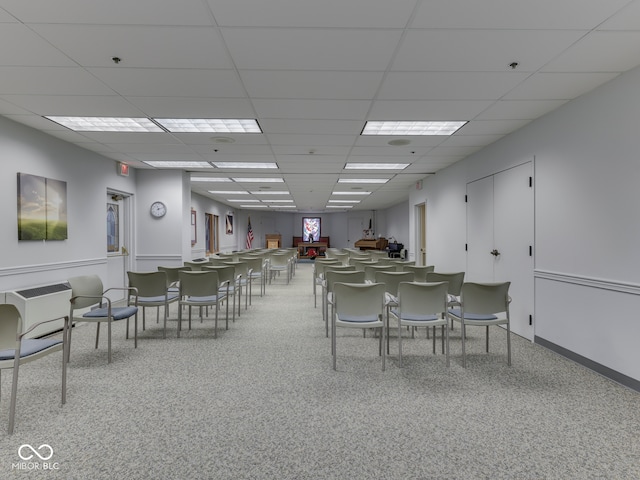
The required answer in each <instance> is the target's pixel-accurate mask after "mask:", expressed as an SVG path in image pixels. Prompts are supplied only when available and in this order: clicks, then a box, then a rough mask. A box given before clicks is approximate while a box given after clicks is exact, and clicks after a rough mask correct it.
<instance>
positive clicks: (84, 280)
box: [68, 275, 104, 310]
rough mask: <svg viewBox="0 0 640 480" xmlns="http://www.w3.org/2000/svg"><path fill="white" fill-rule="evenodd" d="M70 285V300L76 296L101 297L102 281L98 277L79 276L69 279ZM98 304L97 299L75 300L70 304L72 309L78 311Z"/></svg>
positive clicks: (98, 300) (102, 290)
mask: <svg viewBox="0 0 640 480" xmlns="http://www.w3.org/2000/svg"><path fill="white" fill-rule="evenodd" d="M68 281H69V285H71V298H73V297H75V296H77V295H87V296H92V297H101V296H102V292H104V288H103V286H102V280H100V277H99V276H98V275H81V276H78V277H71V278H70V279H69V280H68ZM97 303H100V299H99V298H77V299H75V300H74V302H73V304H72V308H73V309H74V310H75V309H80V308H86V307H90V306H92V305H95V304H97Z"/></svg>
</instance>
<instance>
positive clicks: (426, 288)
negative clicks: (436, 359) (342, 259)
mask: <svg viewBox="0 0 640 480" xmlns="http://www.w3.org/2000/svg"><path fill="white" fill-rule="evenodd" d="M325 275H326V282H325V286H324V291H325V292H326V295H325V298H326V302H327V303H326V305H327V307H328V306H330V307H331V313H329V312H326V313H325V311H324V310H323V314H325V315H326V316H325V325H326V328H327V334H328V329H329V326H328V319H329V318H330V319H331V352H332V356H333V368H334V369H335V368H336V327H350V328H362V329H363V331H366V330H365V329H369V328H379V329H381V333H380V342H381V343H380V345H381V346H380V354H381V355H382V357H383V358H382V362H383V370H384V368H385V353H388V348H389V343H388V342H389V327H390V326H389V319H391V318H392V319H394V320H395V321H396V323H397V327H398V333H397V337H398V359H399V364H400V366H402V331H403V328H404V327H408V328H410V329H411V331H412V332H413V330H414V329H415V328H417V327H427V328H426V329H427V332H428V331H429V327H432V328H433V330H434V335H433V352H434V353H435V351H436V335H435V329H436V327H437V326H441V327H442V349H443V353H446V362H447V366H449V363H450V361H449V329H448V328H446V325H447V323H448V321H449V319H450V320H451V322H452V323H453V321H454V320H455V321H458V322H459V323H460V324H461V338H462V364H463V367H466V345H465V339H466V338H465V337H466V327H467V326H484V327H486V351H487V352H489V326H491V325H506V329H507V364H508V365H511V342H510V317H509V303H510V300H511V299H510V297H509V295H508V290H509V285H510V282H503V283H490V284H489V283H484V284H482V283H471V282H467V283H463V279H464V273H463V272H458V273H452V274H448V273H437V272H429V273H428V274H427V278H426V282H420V281H415V279H414V278H411V277H412V276H413V275H414V273H413V272H388V271H379V272H377V273H376V278H375V281H374V282H372V283H370V282H367V281H366V280H365V276H364V275H363V272H361V271H355V270H352V271H332V270H330V269H329V270H327V271H326V272H325ZM381 292H382V293H381ZM374 314H375V315H374ZM374 317H376V318H377V320H374ZM380 322H381V323H380ZM383 327H386V328H383ZM385 337H386V342H387V346H386V349H385V348H383V347H382V345H383V344H384V339H385Z"/></svg>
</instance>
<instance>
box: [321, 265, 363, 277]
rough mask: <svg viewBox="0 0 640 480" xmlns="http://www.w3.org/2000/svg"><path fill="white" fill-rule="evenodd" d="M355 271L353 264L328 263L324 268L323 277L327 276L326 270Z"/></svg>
mask: <svg viewBox="0 0 640 480" xmlns="http://www.w3.org/2000/svg"><path fill="white" fill-rule="evenodd" d="M328 271H332V272H355V271H356V267H355V266H354V265H340V264H339V263H338V264H336V265H328V266H326V267H325V269H324V274H325V277H326V276H327V272H328Z"/></svg>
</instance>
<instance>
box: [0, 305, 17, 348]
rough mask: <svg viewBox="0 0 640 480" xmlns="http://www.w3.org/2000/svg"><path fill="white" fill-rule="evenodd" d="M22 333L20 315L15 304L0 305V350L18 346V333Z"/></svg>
mask: <svg viewBox="0 0 640 480" xmlns="http://www.w3.org/2000/svg"><path fill="white" fill-rule="evenodd" d="M20 333H22V317H21V316H20V312H19V311H18V309H17V308H16V306H15V305H11V304H7V303H3V304H1V305H0V350H15V349H16V348H18V343H19V340H18V335H19V334H20Z"/></svg>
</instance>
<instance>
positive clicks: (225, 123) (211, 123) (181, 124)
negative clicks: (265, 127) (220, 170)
mask: <svg viewBox="0 0 640 480" xmlns="http://www.w3.org/2000/svg"><path fill="white" fill-rule="evenodd" d="M154 120H155V121H156V122H158V123H159V124H160V125H162V126H163V127H164V128H166V129H167V130H168V131H170V132H172V133H262V130H261V129H260V125H258V122H257V121H256V120H255V119H253V118H247V119H235V118H154Z"/></svg>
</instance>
